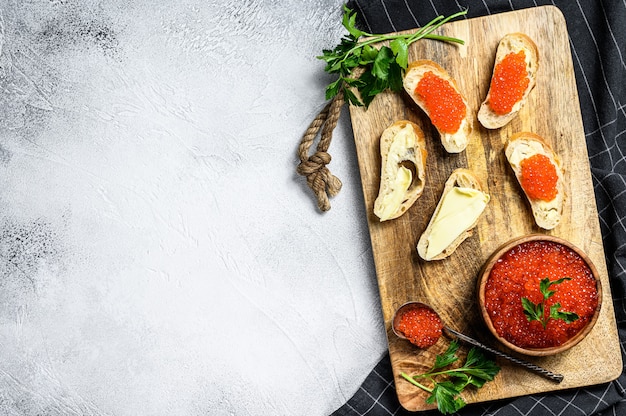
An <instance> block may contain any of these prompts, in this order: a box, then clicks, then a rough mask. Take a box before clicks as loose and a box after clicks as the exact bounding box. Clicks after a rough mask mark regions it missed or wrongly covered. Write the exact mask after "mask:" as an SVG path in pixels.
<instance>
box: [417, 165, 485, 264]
mask: <svg viewBox="0 0 626 416" xmlns="http://www.w3.org/2000/svg"><path fill="white" fill-rule="evenodd" d="M455 186H458V187H462V188H472V189H476V190H478V191H482V190H483V189H482V185H481V183H480V180H479V179H478V177H476V175H475V174H474V173H473V172H472V171H470V170H469V169H464V168H459V169H455V170H454V171H453V172H452V174H450V177H449V178H448V180H447V181H446V183H445V185H444V188H443V192H442V194H441V197H440V198H439V203H438V204H437V207H436V208H435V212H434V213H433V215H432V217H431V218H430V221H429V223H428V226H427V227H426V229H425V230H424V232H423V233H422V235H421V237H420V239H419V241H418V243H417V253H418V254H419V256H420V257H421V258H422V259H424V260H427V261H430V260H442V259H445V258H446V257H449V256H450V255H451V254H452V253H454V251H455V250H456V249H457V247H458V246H459V245H460V244H461V243H462V242H463V241H465V240H466V239H467V238H468V237H470V236H471V235H472V234H473V231H474V227H476V225H477V224H478V219H477V220H476V221H474V223H473V224H472V225H471V226H470V227H468V228H467V229H465V230H464V231H463V232H462V233H461V234H460V235H459V236H458V237H457V238H456V239H455V240H454V241H453V242H452V243H451V244H450V245H448V247H446V248H445V249H444V250H443V251H442V252H441V253H440V254H438V255H436V256H434V257H433V258H431V259H428V258H427V256H426V252H427V249H428V238H429V236H430V234H431V232H432V227H433V224H434V222H435V218H436V217H437V214H438V213H439V211H440V209H441V205H442V202H443V199H444V196H445V195H446V194H447V193H448V192H450V191H451V190H452V188H454V187H455Z"/></svg>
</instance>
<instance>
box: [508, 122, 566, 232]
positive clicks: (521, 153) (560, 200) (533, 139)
mask: <svg viewBox="0 0 626 416" xmlns="http://www.w3.org/2000/svg"><path fill="white" fill-rule="evenodd" d="M504 154H505V155H506V159H507V160H508V162H509V165H510V166H511V168H512V169H513V172H514V173H515V177H516V178H517V180H518V182H520V185H521V175H522V168H521V162H522V160H524V159H526V158H529V157H531V156H533V155H536V154H542V155H544V156H546V157H547V158H548V159H549V160H550V162H551V163H552V164H553V165H554V166H555V168H556V173H557V182H556V197H555V198H554V199H552V200H551V201H543V200H539V199H532V198H530V197H529V196H528V195H527V194H526V191H524V188H522V191H524V195H526V198H527V199H528V202H529V203H530V207H531V210H532V213H533V217H534V219H535V223H536V224H537V225H538V226H539V227H541V228H543V229H545V230H551V229H553V228H555V227H556V226H557V225H558V224H559V222H560V221H561V217H562V216H563V206H564V202H565V198H566V193H565V180H564V172H563V167H562V165H561V160H560V158H559V157H558V155H557V154H556V153H555V152H554V150H552V147H551V146H550V145H549V144H548V143H547V142H546V141H545V140H544V139H543V138H542V137H541V136H539V135H537V134H535V133H531V132H520V133H516V134H514V135H513V136H511V137H510V138H509V139H508V140H507V142H506V144H505V145H504Z"/></svg>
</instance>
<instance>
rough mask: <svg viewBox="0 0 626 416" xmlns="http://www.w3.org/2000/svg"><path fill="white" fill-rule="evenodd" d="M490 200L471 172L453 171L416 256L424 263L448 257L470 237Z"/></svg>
mask: <svg viewBox="0 0 626 416" xmlns="http://www.w3.org/2000/svg"><path fill="white" fill-rule="evenodd" d="M490 199H491V198H490V196H489V194H487V193H485V192H483V190H482V186H481V184H480V181H479V180H478V178H477V177H476V176H475V175H474V173H473V172H471V171H470V170H468V169H456V170H454V171H453V172H452V174H451V175H450V177H449V178H448V180H447V181H446V183H445V185H444V189H443V193H442V195H441V198H440V199H439V203H438V204H437V207H436V208H435V212H434V213H433V215H432V217H431V219H430V222H429V223H428V226H427V227H426V230H425V231H424V232H423V233H422V236H421V237H420V239H419V241H418V243H417V253H418V254H419V256H420V257H421V258H422V259H424V260H427V261H431V260H441V259H444V258H446V257H448V256H450V255H451V254H452V253H453V252H454V251H455V250H456V248H457V247H458V246H459V245H460V244H461V243H462V242H463V241H465V239H467V238H468V237H469V236H471V235H472V233H473V229H474V227H476V224H478V219H479V218H480V216H481V214H482V213H483V211H484V210H485V208H486V207H487V204H488V203H489V200H490Z"/></svg>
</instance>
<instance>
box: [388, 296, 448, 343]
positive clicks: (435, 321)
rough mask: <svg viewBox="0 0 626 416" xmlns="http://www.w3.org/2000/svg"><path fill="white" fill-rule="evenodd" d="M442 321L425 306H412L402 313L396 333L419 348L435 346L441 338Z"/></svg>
mask: <svg viewBox="0 0 626 416" xmlns="http://www.w3.org/2000/svg"><path fill="white" fill-rule="evenodd" d="M442 329H443V321H442V320H441V318H440V317H439V315H437V313H436V312H435V311H433V310H432V309H430V308H428V307H426V306H418V305H416V306H412V307H410V308H407V309H405V310H404V311H402V314H401V315H400V317H399V320H398V322H397V324H396V331H398V332H399V333H401V334H402V335H404V336H405V337H406V338H407V339H408V340H409V341H410V342H411V343H412V344H414V345H416V346H418V347H420V348H428V347H430V346H432V345H435V344H436V343H437V341H438V340H439V338H440V337H441V331H442Z"/></svg>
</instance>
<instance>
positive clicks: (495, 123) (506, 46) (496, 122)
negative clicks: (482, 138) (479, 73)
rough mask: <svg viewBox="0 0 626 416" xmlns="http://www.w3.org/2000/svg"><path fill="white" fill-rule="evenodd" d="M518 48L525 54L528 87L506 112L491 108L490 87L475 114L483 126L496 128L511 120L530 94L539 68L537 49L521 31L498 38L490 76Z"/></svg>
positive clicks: (517, 50)
mask: <svg viewBox="0 0 626 416" xmlns="http://www.w3.org/2000/svg"><path fill="white" fill-rule="evenodd" d="M520 50H523V51H524V52H525V54H526V71H527V73H528V79H529V80H530V82H529V83H528V87H526V90H525V91H524V94H523V95H522V98H521V99H520V100H519V101H518V102H517V103H516V104H515V105H514V106H513V108H512V109H511V111H510V112H509V113H507V114H496V113H495V112H494V111H493V110H492V108H491V105H490V100H491V88H490V89H489V91H488V93H487V96H486V97H485V100H484V101H483V103H482V104H481V105H480V108H479V110H478V115H477V117H478V121H480V124H482V125H483V127H485V128H488V129H498V128H500V127H503V126H505V125H506V124H508V123H509V122H510V121H511V120H513V118H515V116H516V115H517V113H518V112H519V111H520V109H521V108H522V106H523V105H524V104H525V103H526V101H527V99H528V94H530V91H531V90H532V89H533V88H534V87H535V84H536V79H537V70H538V68H539V50H538V49H537V45H536V44H535V42H534V41H533V40H532V39H531V38H529V37H528V36H527V35H525V34H523V33H509V34H507V35H505V36H504V37H503V38H502V39H501V40H500V43H499V44H498V48H497V50H496V58H495V62H494V65H493V72H492V74H491V76H492V78H493V75H494V73H495V68H496V65H497V64H498V63H500V62H501V61H502V60H503V59H504V57H505V56H507V55H508V54H509V53H511V52H514V53H517V52H519V51H520ZM490 85H491V84H490Z"/></svg>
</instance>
